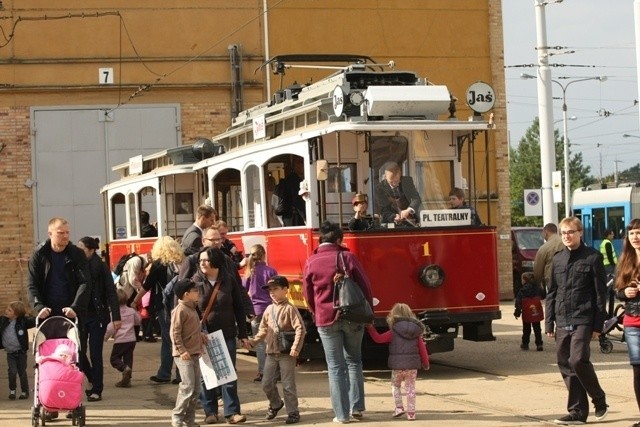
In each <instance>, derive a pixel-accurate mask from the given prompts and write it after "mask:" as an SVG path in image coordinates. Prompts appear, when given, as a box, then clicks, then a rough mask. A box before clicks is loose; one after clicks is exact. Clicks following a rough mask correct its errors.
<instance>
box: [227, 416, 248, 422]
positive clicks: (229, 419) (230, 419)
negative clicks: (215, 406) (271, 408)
mask: <svg viewBox="0 0 640 427" xmlns="http://www.w3.org/2000/svg"><path fill="white" fill-rule="evenodd" d="M225 419H226V420H227V424H240V423H243V422H245V421H247V417H245V416H244V415H242V414H233V415H229V416H228V417H225Z"/></svg>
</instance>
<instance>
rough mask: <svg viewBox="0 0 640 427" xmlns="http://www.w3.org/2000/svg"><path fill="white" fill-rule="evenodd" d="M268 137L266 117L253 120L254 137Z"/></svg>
mask: <svg viewBox="0 0 640 427" xmlns="http://www.w3.org/2000/svg"><path fill="white" fill-rule="evenodd" d="M266 136H267V126H266V125H265V119H264V116H258V117H254V118H253V137H254V138H255V139H262V138H264V137H266Z"/></svg>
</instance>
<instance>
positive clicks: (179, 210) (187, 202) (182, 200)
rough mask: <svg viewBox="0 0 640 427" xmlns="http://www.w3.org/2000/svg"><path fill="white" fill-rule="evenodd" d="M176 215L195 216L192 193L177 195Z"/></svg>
mask: <svg viewBox="0 0 640 427" xmlns="http://www.w3.org/2000/svg"><path fill="white" fill-rule="evenodd" d="M175 213H176V215H193V195H191V194H190V193H176V199H175Z"/></svg>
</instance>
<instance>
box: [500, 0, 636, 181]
mask: <svg viewBox="0 0 640 427" xmlns="http://www.w3.org/2000/svg"><path fill="white" fill-rule="evenodd" d="M633 4H634V1H633V0H608V1H602V0H564V1H563V2H562V3H557V4H548V5H546V6H545V15H546V23H547V31H546V32H547V44H548V45H549V46H562V47H563V49H561V50H553V51H550V52H560V54H557V55H553V56H551V58H550V60H549V63H550V64H558V65H562V66H557V67H554V66H552V67H551V76H552V78H553V79H554V80H558V81H559V82H560V83H562V84H563V85H566V84H567V82H569V81H571V78H576V79H578V78H586V77H596V76H606V77H607V80H606V81H604V82H600V81H598V80H589V81H584V82H576V83H574V84H571V85H570V86H569V87H568V88H567V89H566V103H567V116H568V117H569V118H573V117H575V120H568V121H567V123H568V126H567V128H568V131H567V133H568V139H569V142H570V144H571V148H570V153H576V152H581V153H582V155H583V162H584V164H586V165H588V166H590V167H591V175H593V176H594V177H596V178H599V177H600V176H601V171H602V175H603V176H607V175H610V174H612V173H614V170H615V165H616V162H617V168H618V171H622V170H625V169H628V168H630V167H632V166H635V165H636V164H638V163H640V122H639V120H638V105H634V103H635V102H636V100H638V99H639V97H638V85H637V76H636V52H635V32H634V13H633ZM502 14H503V23H504V53H505V60H504V62H505V78H506V90H507V93H506V97H507V121H508V124H507V125H508V131H509V142H510V144H511V145H512V146H514V147H515V146H517V144H518V143H519V142H520V140H521V138H522V137H523V136H524V134H525V132H526V130H527V128H528V127H529V126H531V123H532V121H533V119H534V118H535V117H537V116H538V104H537V99H538V95H537V84H536V81H535V80H533V79H529V80H524V79H522V78H520V75H521V74H522V73H526V74H531V75H536V73H537V68H536V67H531V66H529V67H519V66H521V65H525V64H529V65H531V64H537V54H536V50H535V46H536V20H535V14H536V12H535V1H534V0H502ZM565 51H575V53H566V54H562V53H561V52H565ZM564 77H568V79H564ZM552 90H553V97H554V101H553V105H554V112H553V118H554V122H555V124H554V126H555V128H556V129H558V130H559V131H560V135H561V136H562V132H563V123H562V90H561V89H560V87H559V86H558V85H557V84H553V85H552ZM624 134H631V135H634V136H637V138H636V137H627V138H625V137H623V135H624Z"/></svg>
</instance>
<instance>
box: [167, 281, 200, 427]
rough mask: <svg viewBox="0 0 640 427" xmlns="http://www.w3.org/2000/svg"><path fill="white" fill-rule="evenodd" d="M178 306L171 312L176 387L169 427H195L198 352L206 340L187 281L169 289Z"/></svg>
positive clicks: (193, 291) (193, 292)
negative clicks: (178, 374) (176, 393)
mask: <svg viewBox="0 0 640 427" xmlns="http://www.w3.org/2000/svg"><path fill="white" fill-rule="evenodd" d="M173 291H174V293H175V294H176V297H178V300H179V301H178V305H177V306H176V307H175V308H174V309H173V310H172V311H171V327H170V329H169V334H170V336H171V348H172V355H173V360H174V361H175V363H176V366H177V367H178V370H179V371H180V378H181V379H182V381H181V382H180V386H179V387H178V396H177V397H176V406H175V408H173V411H172V412H171V425H172V426H173V427H199V426H200V425H199V424H196V421H195V420H196V404H197V402H198V395H199V394H200V363H199V360H198V359H199V358H200V353H201V351H202V345H203V344H204V343H205V341H206V338H207V337H206V335H205V334H203V333H201V329H200V316H198V312H197V311H196V306H197V304H198V297H199V292H198V289H197V288H196V284H195V283H194V282H193V281H192V280H191V279H182V280H179V281H177V282H176V284H175V285H174V288H173Z"/></svg>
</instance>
